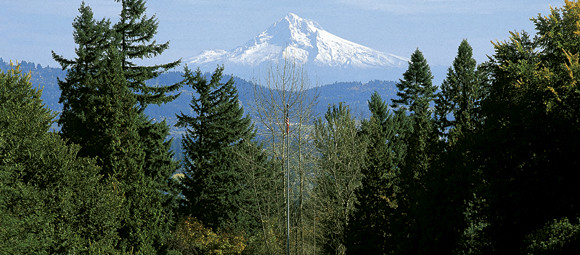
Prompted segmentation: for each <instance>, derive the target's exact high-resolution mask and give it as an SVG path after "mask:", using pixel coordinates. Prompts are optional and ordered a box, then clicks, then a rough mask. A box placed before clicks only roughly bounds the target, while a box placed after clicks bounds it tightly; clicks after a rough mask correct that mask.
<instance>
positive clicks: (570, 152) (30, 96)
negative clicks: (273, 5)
mask: <svg viewBox="0 0 580 255" xmlns="http://www.w3.org/2000/svg"><path fill="white" fill-rule="evenodd" d="M119 2H120V3H121V5H122V9H121V10H119V16H118V17H114V18H112V19H111V18H109V17H107V18H103V19H98V18H95V17H93V12H92V10H91V8H90V6H88V5H86V4H84V3H83V4H81V6H80V8H79V16H77V18H75V20H74V21H73V22H72V26H73V29H74V31H75V33H74V36H73V38H74V40H75V43H76V44H77V48H76V51H75V53H76V56H75V58H73V59H67V58H64V57H62V56H60V55H58V52H53V57H54V59H55V60H56V61H57V62H58V63H59V64H60V65H61V67H62V70H61V69H54V68H47V67H41V66H38V65H37V66H35V65H34V64H31V63H29V62H21V63H19V64H5V63H4V62H2V63H0V64H1V65H0V70H1V72H0V177H1V178H0V225H1V226H2V227H1V228H0V253H2V254H4V253H5V254H28V253H33V254H63V253H67V254H68V253H73V254H76V253H92V254H284V253H289V254H578V253H580V245H579V241H580V206H579V205H580V193H578V192H577V187H578V183H579V182H580V173H579V172H578V169H580V161H579V160H578V154H579V153H580V125H579V124H580V112H579V111H580V90H579V89H578V82H579V81H580V80H579V78H578V77H580V25H579V24H580V2H578V1H565V3H564V5H563V6H562V7H559V8H553V9H551V10H549V14H548V15H546V16H544V15H539V16H537V17H535V18H532V19H531V22H533V23H534V24H535V28H536V30H535V31H534V33H528V32H523V31H522V32H508V31H506V33H509V34H510V35H511V36H510V39H509V40H507V41H503V42H494V43H493V46H494V49H495V51H494V53H493V55H491V56H490V58H489V60H488V61H487V62H484V63H476V61H475V60H474V58H473V49H472V47H471V45H470V44H469V42H468V40H467V39H466V40H463V41H461V42H457V55H456V56H455V58H454V61H453V64H452V65H451V66H450V67H449V69H448V72H447V76H446V78H445V79H444V81H443V82H442V83H441V84H434V83H433V74H432V71H431V68H430V66H429V63H428V60H427V59H426V58H425V56H424V55H423V53H422V52H421V50H420V49H416V50H415V51H414V52H413V53H412V55H411V56H410V61H409V63H408V67H407V70H406V71H405V73H404V74H403V76H402V77H401V79H400V80H399V81H397V82H383V81H372V82H369V83H366V84H363V83H338V84H332V85H328V86H321V87H318V88H317V89H314V90H312V89H306V88H310V87H312V86H310V85H311V84H308V83H309V79H308V78H307V70H304V69H302V67H301V66H299V65H296V64H295V63H293V62H292V61H285V62H284V63H278V65H277V66H276V68H273V69H272V70H270V71H269V72H268V73H267V74H266V75H265V77H266V78H264V79H263V80H261V81H258V82H257V84H252V83H249V82H246V81H243V80H241V79H238V78H236V77H230V76H227V75H225V74H224V72H227V70H224V69H223V67H221V66H218V67H217V68H216V69H215V71H213V72H211V73H202V72H201V71H199V70H196V69H195V68H194V67H184V69H183V72H176V71H171V70H175V68H176V67H178V66H179V65H180V62H179V61H174V62H169V63H164V64H156V65H152V66H144V65H140V64H137V63H138V62H139V61H136V60H138V59H142V58H153V56H157V55H159V54H162V53H163V51H165V50H166V49H167V48H168V47H169V43H157V42H156V41H155V40H154V37H155V34H156V32H157V26H158V22H162V21H158V20H157V19H156V18H155V16H154V15H150V14H148V13H147V12H146V2H145V1H142V0H119ZM111 20H115V21H114V22H113V21H111ZM452 47H455V46H452ZM153 59H154V58H153ZM28 71H30V72H31V73H30V74H28V73H27V72H28ZM57 77H58V81H57V79H56V78H57ZM35 83H36V84H35ZM40 84H45V85H44V88H45V90H44V91H42V92H41V91H40V90H39V89H38V87H39V86H40ZM179 93H181V96H178V95H180V94H179ZM184 95H185V96H184ZM46 102H50V103H48V104H47V103H46ZM54 102H57V103H56V104H55V103H54ZM58 102H60V106H59V105H58ZM53 107H54V108H53ZM59 107H60V108H59ZM363 108H364V111H363ZM51 109H53V110H54V109H57V110H58V112H55V111H53V110H51ZM362 112H367V113H366V114H364V113H362ZM55 123H58V126H59V127H60V128H59V129H58V130H55V129H51V126H53V127H54V125H55ZM174 125H175V126H176V127H174ZM175 128H178V131H179V132H172V130H175ZM172 136H173V137H175V136H178V137H179V138H180V142H179V145H180V147H181V148H180V149H181V150H183V152H184V154H183V157H179V158H176V157H175V155H174V153H175V146H176V144H175V143H173V144H172V142H173V140H172ZM172 146H173V147H172ZM178 169H179V171H178ZM176 173H177V174H176Z"/></svg>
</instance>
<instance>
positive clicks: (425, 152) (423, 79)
mask: <svg viewBox="0 0 580 255" xmlns="http://www.w3.org/2000/svg"><path fill="white" fill-rule="evenodd" d="M432 79H433V75H432V74H431V70H430V68H429V65H428V64H427V60H426V59H425V58H424V57H423V54H422V53H421V51H419V50H418V49H417V50H416V51H415V52H414V53H413V54H412V55H411V61H410V62H409V68H408V69H407V71H405V73H403V79H401V80H400V82H399V83H398V84H397V88H398V89H399V91H398V92H397V96H398V97H399V98H398V99H393V100H392V102H393V107H396V108H398V109H397V112H398V113H399V114H403V113H405V112H407V111H408V113H409V118H410V121H411V124H410V125H411V128H410V129H408V130H407V134H406V135H405V137H406V139H405V144H406V149H407V150H406V152H405V158H404V160H403V164H402V166H401V175H400V188H401V194H400V196H399V197H398V200H397V201H398V209H397V211H398V216H397V217H396V218H395V219H394V220H393V223H392V224H394V225H393V226H394V233H393V234H394V235H395V243H397V246H398V247H397V248H396V249H395V250H396V251H397V252H399V253H416V252H418V250H419V249H423V248H425V247H420V246H419V245H414V244H412V240H418V238H419V237H420V235H421V232H420V230H419V229H417V224H416V222H417V208H418V207H419V203H420V200H421V195H422V194H423V192H424V191H425V180H424V176H425V174H426V173H427V172H428V171H429V169H430V166H431V162H432V160H433V158H434V154H433V147H432V146H433V145H434V144H436V141H437V138H436V136H435V132H434V131H435V130H434V125H433V119H432V111H431V109H430V104H431V102H432V101H433V98H434V93H435V86H433V83H432Z"/></svg>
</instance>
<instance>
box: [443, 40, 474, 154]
mask: <svg viewBox="0 0 580 255" xmlns="http://www.w3.org/2000/svg"><path fill="white" fill-rule="evenodd" d="M480 80H481V79H480V75H479V72H478V70H477V67H476V62H475V59H473V49H472V48H471V46H470V45H469V43H467V40H463V41H461V44H460V45H459V49H458V50H457V57H455V60H453V66H452V67H450V68H449V70H448V72H447V78H445V80H444V81H443V83H442V84H441V92H440V93H438V94H437V99H436V100H435V103H436V104H435V108H436V117H437V126H438V128H439V132H440V133H441V134H446V136H448V139H449V142H451V143H453V142H454V141H456V140H457V139H458V137H459V136H461V135H462V134H463V133H465V132H473V130H474V129H475V126H476V122H477V115H476V114H477V113H476V108H477V107H478V104H479V102H480V100H481V94H482V93H481V91H482V89H481V88H480V86H481V81H480ZM450 115H451V116H452V119H451V120H450V119H449V118H448V117H449V116H450ZM448 129H451V130H448ZM447 133H448V134H447Z"/></svg>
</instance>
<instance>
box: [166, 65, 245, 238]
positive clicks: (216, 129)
mask: <svg viewBox="0 0 580 255" xmlns="http://www.w3.org/2000/svg"><path fill="white" fill-rule="evenodd" d="M222 71H223V67H218V68H217V69H216V71H215V72H214V74H213V75H212V77H211V81H210V82H209V83H208V81H207V80H206V79H205V77H204V76H203V75H202V73H201V71H199V69H198V70H197V71H196V73H195V75H194V74H193V73H192V72H191V71H190V70H189V69H188V68H187V67H186V68H185V75H184V81H183V82H184V84H186V85H189V86H191V88H192V89H194V90H195V92H196V93H197V97H196V96H194V97H193V98H192V101H191V104H190V107H191V109H192V111H193V112H194V113H195V114H196V115H195V116H190V115H187V114H184V113H181V114H180V115H178V116H177V118H178V126H181V127H186V128H187V131H186V134H185V136H184V137H183V148H184V151H185V161H184V166H185V177H184V179H183V181H182V182H183V190H182V193H183V195H184V197H185V201H184V210H185V212H186V213H187V214H188V215H191V216H193V217H196V218H198V219H199V220H201V221H202V222H203V223H204V224H207V225H208V226H210V227H212V228H226V229H236V228H241V230H247V229H249V227H250V226H255V224H256V221H255V219H251V218H248V216H247V214H246V213H245V212H244V210H242V208H243V206H244V205H245V204H251V202H250V200H251V197H252V196H251V194H250V192H251V191H250V190H249V189H247V188H246V187H245V183H244V178H243V177H244V174H243V169H241V168H240V164H239V159H240V158H239V157H238V156H239V155H237V154H236V152H239V151H238V150H240V149H241V146H243V144H244V141H249V140H250V139H252V138H253V136H254V132H253V126H252V125H251V122H250V118H249V117H247V116H246V117H244V116H243V114H244V110H243V108H242V107H241V105H239V103H238V96H237V90H236V89H235V87H234V86H233V85H234V84H233V83H234V82H233V79H230V80H229V81H227V82H225V83H221V79H222Z"/></svg>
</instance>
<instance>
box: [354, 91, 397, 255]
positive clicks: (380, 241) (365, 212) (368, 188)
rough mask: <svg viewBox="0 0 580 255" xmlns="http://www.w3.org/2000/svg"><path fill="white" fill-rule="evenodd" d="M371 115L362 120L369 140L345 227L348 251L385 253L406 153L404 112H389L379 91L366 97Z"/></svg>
mask: <svg viewBox="0 0 580 255" xmlns="http://www.w3.org/2000/svg"><path fill="white" fill-rule="evenodd" d="M369 110H370V111H371V113H372V115H371V119H370V120H368V121H367V120H365V121H363V123H362V133H363V135H364V136H365V137H366V139H367V140H368V145H367V154H366V157H365V162H366V164H365V166H364V167H363V168H362V170H361V173H362V175H363V176H362V181H361V183H362V184H361V187H360V188H359V189H358V190H357V191H356V195H357V200H358V202H359V203H358V204H357V205H356V210H355V212H354V213H353V216H352V218H351V220H350V223H349V224H350V225H349V228H348V231H347V252H348V253H349V254H387V253H390V252H391V251H392V250H393V248H394V244H393V239H392V233H393V229H392V226H391V224H390V222H391V221H392V220H393V219H394V217H395V216H396V212H397V211H396V209H397V207H398V205H397V197H398V194H399V193H400V189H399V185H400V184H399V181H398V179H399V176H400V166H401V165H402V163H403V159H404V153H405V143H404V136H403V134H404V131H405V129H406V128H408V127H407V125H408V120H407V118H406V116H405V115H404V114H401V113H399V114H392V113H390V112H389V111H388V108H387V104H386V103H385V101H383V100H382V99H381V97H380V96H379V94H378V93H376V92H375V93H374V94H373V95H372V96H371V99H370V100H369Z"/></svg>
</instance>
